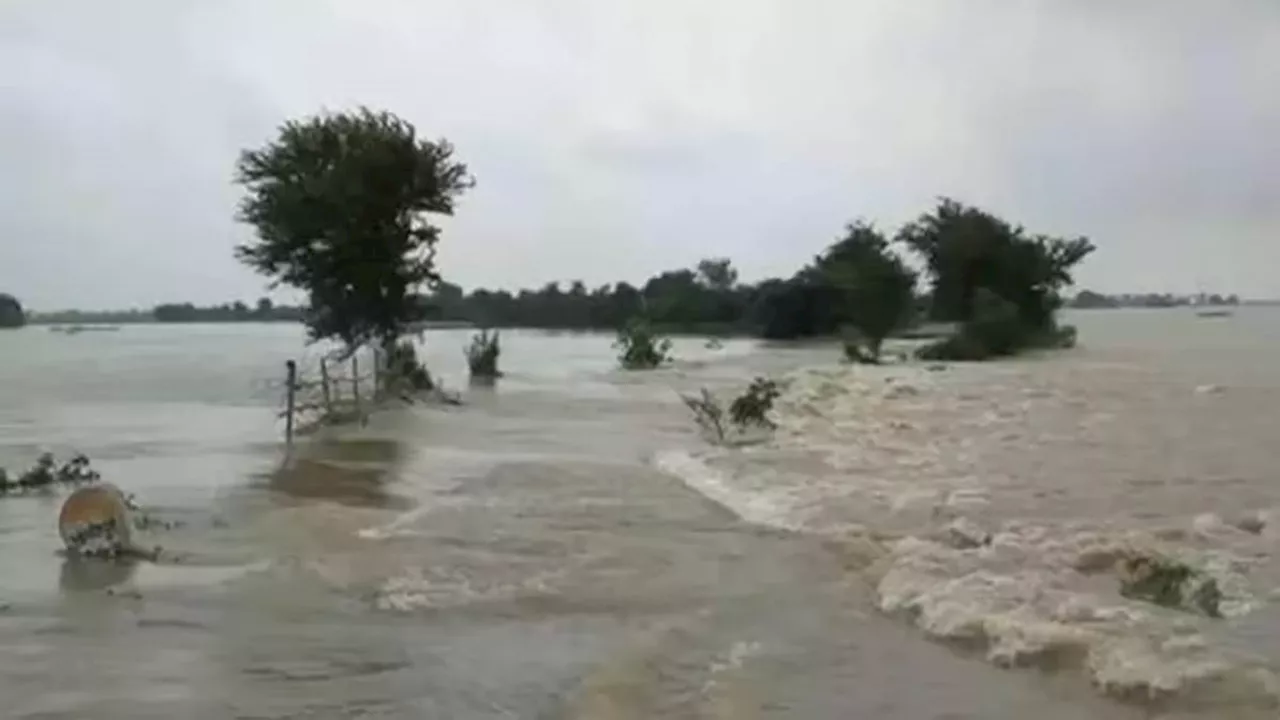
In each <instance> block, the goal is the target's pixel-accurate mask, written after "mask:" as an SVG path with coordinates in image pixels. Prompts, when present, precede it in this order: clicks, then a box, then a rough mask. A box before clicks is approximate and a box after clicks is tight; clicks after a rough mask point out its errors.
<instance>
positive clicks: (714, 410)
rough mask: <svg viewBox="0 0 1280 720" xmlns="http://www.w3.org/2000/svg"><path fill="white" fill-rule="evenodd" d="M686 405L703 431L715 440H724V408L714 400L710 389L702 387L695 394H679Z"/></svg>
mask: <svg viewBox="0 0 1280 720" xmlns="http://www.w3.org/2000/svg"><path fill="white" fill-rule="evenodd" d="M680 399H681V400H683V401H684V404H685V406H686V407H688V408H689V410H690V411H692V412H693V420H694V422H696V423H698V427H700V428H702V430H703V432H705V433H707V434H708V435H712V436H714V437H715V440H716V442H719V443H722V444H723V443H724V442H725V426H724V408H722V407H720V403H719V402H718V401H717V400H716V398H715V396H714V395H712V394H711V391H710V390H708V389H706V388H702V389H701V390H700V391H699V393H698V395H697V396H691V395H681V396H680Z"/></svg>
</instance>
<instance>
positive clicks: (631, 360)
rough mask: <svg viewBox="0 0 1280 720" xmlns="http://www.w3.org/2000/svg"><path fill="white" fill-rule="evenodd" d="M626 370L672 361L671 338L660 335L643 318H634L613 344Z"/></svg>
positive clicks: (642, 368)
mask: <svg viewBox="0 0 1280 720" xmlns="http://www.w3.org/2000/svg"><path fill="white" fill-rule="evenodd" d="M613 346H614V348H616V349H617V350H618V351H619V352H618V362H619V363H621V364H622V368H623V369H624V370H652V369H653V368H656V367H660V366H662V365H665V364H666V363H668V362H670V361H671V340H670V339H668V338H664V337H659V336H658V334H657V333H656V332H655V331H654V329H653V326H652V325H650V324H649V322H648V321H647V320H644V319H643V318H632V320H631V322H629V323H627V325H626V327H624V328H622V329H621V330H619V331H618V340H617V341H616V342H615V343H614V344H613Z"/></svg>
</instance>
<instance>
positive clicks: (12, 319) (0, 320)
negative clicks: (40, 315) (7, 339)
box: [0, 293, 27, 328]
mask: <svg viewBox="0 0 1280 720" xmlns="http://www.w3.org/2000/svg"><path fill="white" fill-rule="evenodd" d="M26 324H27V316H26V313H24V312H23V311H22V303H20V302H18V299H17V298H15V297H14V296H12V295H5V294H3V293H0V328H20V327H22V326H23V325H26Z"/></svg>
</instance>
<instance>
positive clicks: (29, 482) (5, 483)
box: [0, 453, 101, 495]
mask: <svg viewBox="0 0 1280 720" xmlns="http://www.w3.org/2000/svg"><path fill="white" fill-rule="evenodd" d="M100 477H101V476H100V475H99V474H98V473H97V471H95V470H94V469H93V468H91V467H90V466H89V458H87V457H85V456H84V455H83V454H80V453H77V454H75V455H73V456H72V457H71V459H70V460H68V461H67V462H66V463H64V464H62V465H58V463H57V461H56V460H54V457H53V454H52V453H44V454H43V455H41V456H40V459H39V460H37V461H36V464H35V466H33V467H32V468H31V469H29V470H26V471H25V472H23V473H22V474H21V475H19V476H18V477H17V479H13V480H11V479H10V478H9V474H8V473H7V472H6V471H5V470H4V468H0V495H10V494H21V493H27V492H32V491H41V490H49V489H52V488H53V487H55V486H59V485H71V486H78V485H84V484H86V483H92V482H97V481H98V480H99V479H100Z"/></svg>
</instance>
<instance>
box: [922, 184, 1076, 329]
mask: <svg viewBox="0 0 1280 720" xmlns="http://www.w3.org/2000/svg"><path fill="white" fill-rule="evenodd" d="M898 240H899V241H900V242H902V243H903V244H905V245H906V246H907V247H909V248H910V249H911V250H913V251H914V252H915V253H917V254H918V255H919V256H920V257H921V258H922V259H923V260H924V262H925V265H926V267H927V269H928V274H929V280H930V288H929V290H930V299H931V302H930V308H929V313H930V317H931V319H933V320H938V321H942V322H965V321H967V320H969V319H970V318H972V317H973V316H974V314H975V311H976V307H975V303H976V302H977V300H978V297H977V296H978V290H979V289H985V290H987V291H989V292H991V293H994V294H995V295H998V296H999V297H1001V298H1004V299H1005V300H1007V301H1009V302H1011V303H1013V304H1014V305H1015V306H1016V307H1017V309H1018V314H1019V316H1020V317H1021V319H1022V321H1023V322H1024V323H1026V324H1027V325H1028V326H1029V327H1031V328H1034V329H1037V330H1040V329H1045V328H1048V327H1049V325H1050V324H1051V322H1052V318H1053V313H1054V312H1055V311H1057V310H1058V309H1059V308H1060V307H1061V306H1062V304H1063V303H1062V299H1061V296H1060V294H1059V293H1060V292H1061V290H1062V289H1063V288H1065V287H1067V286H1069V285H1071V283H1072V281H1073V277H1072V270H1073V269H1074V268H1075V266H1076V265H1078V264H1079V263H1080V262H1081V261H1083V260H1084V259H1085V258H1086V257H1088V256H1089V255H1090V254H1091V253H1092V252H1093V251H1094V249H1095V248H1094V246H1093V244H1092V243H1090V242H1089V241H1088V240H1087V239H1085V238H1074V239H1070V240H1067V239H1062V238H1054V237H1049V236H1046V235H1029V234H1028V233H1027V232H1026V231H1025V230H1024V229H1023V228H1022V227H1018V226H1014V225H1011V224H1010V223H1008V222H1006V221H1005V220H1003V219H1001V218H999V217H996V216H995V215H992V214H990V213H988V212H986V211H983V210H979V209H978V208H974V207H969V206H966V205H963V204H961V203H959V202H956V201H955V200H951V199H948V198H943V199H942V200H940V201H939V203H938V206H937V207H936V208H935V209H934V211H933V212H931V213H926V214H924V215H921V216H920V217H919V218H918V219H917V220H916V221H914V222H912V223H909V224H908V225H906V226H905V227H903V228H902V230H900V231H899V232H898Z"/></svg>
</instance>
